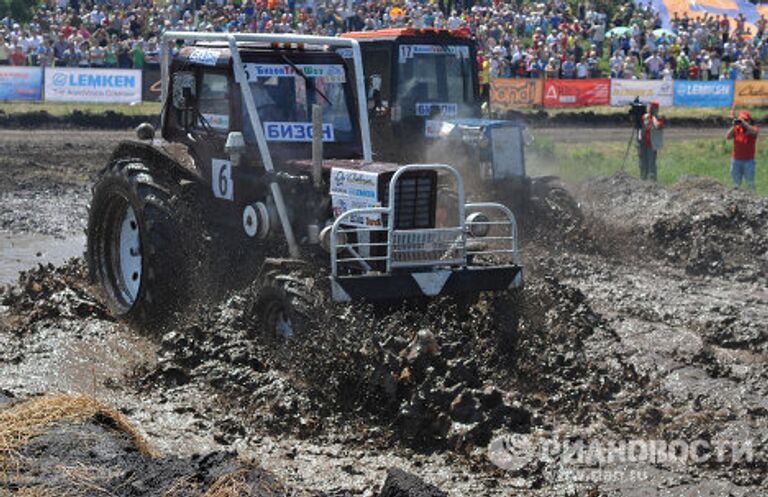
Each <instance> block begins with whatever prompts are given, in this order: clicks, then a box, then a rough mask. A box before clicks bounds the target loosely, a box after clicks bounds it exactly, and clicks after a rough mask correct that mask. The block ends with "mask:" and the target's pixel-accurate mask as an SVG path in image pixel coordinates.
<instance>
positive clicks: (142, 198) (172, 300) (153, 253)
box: [87, 159, 188, 328]
mask: <svg viewBox="0 0 768 497" xmlns="http://www.w3.org/2000/svg"><path fill="white" fill-rule="evenodd" d="M179 191H180V190H179V185H178V182H177V181H175V180H173V179H172V178H170V177H169V176H168V175H162V174H158V172H153V171H152V168H150V167H148V166H147V165H146V164H144V163H143V162H142V161H141V160H138V159H129V160H120V161H116V162H114V163H112V164H110V166H108V167H107V168H106V169H105V170H104V172H103V173H102V175H101V177H100V178H99V179H98V181H97V182H96V184H95V185H94V187H93V190H92V192H93V198H92V201H91V206H90V209H89V215H88V248H87V261H88V268H89V272H90V275H91V279H92V280H93V282H94V283H96V284H98V286H99V287H100V288H101V290H102V292H103V294H104V299H105V301H106V304H107V306H108V307H109V309H110V311H111V312H112V314H113V315H115V316H116V317H118V318H121V319H125V320H127V321H130V322H133V323H134V324H137V325H140V326H142V327H150V328H151V327H154V326H156V325H160V324H163V323H165V322H166V321H167V319H168V318H169V317H170V316H171V315H172V314H173V311H174V310H175V309H177V308H178V305H179V304H180V303H181V302H183V301H184V299H183V297H184V293H185V291H186V289H187V283H188V281H187V275H188V272H187V270H186V269H187V268H186V262H187V261H186V260H185V257H184V248H183V246H184V245H185V244H184V242H183V237H182V235H183V233H182V230H181V221H180V217H181V213H180V212H179V211H178V209H177V208H176V207H177V206H175V205H174V204H175V203H176V201H177V200H178V198H179V195H178V193H179Z"/></svg>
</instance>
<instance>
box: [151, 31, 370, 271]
mask: <svg viewBox="0 0 768 497" xmlns="http://www.w3.org/2000/svg"><path fill="white" fill-rule="evenodd" d="M177 40H185V41H208V42H216V41H218V42H226V43H227V44H228V45H229V51H230V52H231V56H232V68H233V70H234V72H235V81H237V82H239V86H240V91H241V94H242V99H243V101H244V103H245V107H246V110H247V112H248V118H249V120H250V121H251V127H252V128H253V132H254V135H255V136H256V144H257V145H258V147H259V153H260V154H261V159H262V163H263V164H264V169H266V170H267V172H270V173H271V172H273V171H274V164H273V162H272V154H271V153H270V151H269V145H267V139H266V137H265V136H264V128H263V127H262V125H261V118H260V116H259V113H258V111H257V109H256V103H255V101H254V99H253V93H252V91H251V85H249V84H242V82H246V81H247V80H248V78H247V77H246V75H245V68H244V67H243V61H242V58H241V57H240V51H239V50H238V46H237V43H238V42H244V43H247V42H255V43H265V44H271V43H297V44H299V43H301V44H304V45H305V46H308V45H315V46H326V45H327V46H333V47H341V48H351V49H352V60H353V63H354V69H355V72H354V74H355V84H356V88H355V92H356V94H357V112H358V122H359V125H360V137H361V139H362V142H363V160H364V161H365V162H371V161H372V160H373V153H372V151H371V133H370V128H369V126H368V105H367V102H366V100H365V84H364V83H363V57H362V55H361V53H360V45H359V43H358V42H357V40H350V39H346V38H332V37H329V36H306V35H282V34H263V33H197V32H191V33H188V32H184V31H168V32H166V33H163V36H162V44H161V47H162V48H161V50H160V54H161V55H160V57H161V59H160V71H161V73H160V74H161V76H160V80H161V85H162V101H163V102H165V101H166V96H167V94H168V83H169V74H168V72H169V69H170V61H169V53H168V52H169V50H168V42H169V41H177ZM270 190H271V192H272V197H273V198H274V201H275V207H276V208H277V213H278V217H279V218H280V224H281V226H282V228H283V233H284V235H285V241H286V242H287V243H288V249H289V252H290V254H291V257H293V258H298V257H299V246H298V244H297V243H296V237H295V236H294V234H293V227H292V226H291V221H290V219H289V217H288V210H287V209H286V207H285V201H284V200H283V194H282V192H281V190H280V185H278V184H277V182H274V181H273V182H272V183H271V184H270Z"/></svg>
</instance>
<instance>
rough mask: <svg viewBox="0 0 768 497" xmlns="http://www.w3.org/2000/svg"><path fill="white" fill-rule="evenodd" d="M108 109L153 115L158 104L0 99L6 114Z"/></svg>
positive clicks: (121, 112) (61, 114) (1, 108)
mask: <svg viewBox="0 0 768 497" xmlns="http://www.w3.org/2000/svg"><path fill="white" fill-rule="evenodd" d="M108 110H111V111H114V112H117V113H119V114H125V115H129V116H142V115H153V114H159V113H160V104H159V103H155V102H141V103H137V104H109V103H106V104H83V103H60V102H6V101H0V111H2V112H5V113H6V114H25V113H27V112H40V111H46V112H48V113H49V114H51V115H53V116H66V115H68V114H72V112H74V111H80V112H90V113H94V114H99V113H102V112H106V111H108Z"/></svg>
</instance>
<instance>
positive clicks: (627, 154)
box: [621, 128, 638, 172]
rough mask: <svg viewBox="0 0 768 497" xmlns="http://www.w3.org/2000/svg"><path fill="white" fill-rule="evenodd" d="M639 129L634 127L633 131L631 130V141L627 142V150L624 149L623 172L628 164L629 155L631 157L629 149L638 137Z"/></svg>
mask: <svg viewBox="0 0 768 497" xmlns="http://www.w3.org/2000/svg"><path fill="white" fill-rule="evenodd" d="M637 130H638V128H633V129H632V131H630V132H629V141H628V142H627V150H625V151H624V160H623V161H621V172H624V169H625V168H626V166H627V157H629V150H630V149H631V148H632V142H633V141H635V140H636V138H637Z"/></svg>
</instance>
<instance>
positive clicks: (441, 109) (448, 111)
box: [416, 102, 459, 117]
mask: <svg viewBox="0 0 768 497" xmlns="http://www.w3.org/2000/svg"><path fill="white" fill-rule="evenodd" d="M435 109H437V110H438V114H439V115H441V116H446V117H454V116H456V114H457V113H458V111H459V106H458V104H453V103H450V102H416V115H417V116H422V117H424V116H431V115H432V111H433V110H435Z"/></svg>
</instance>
